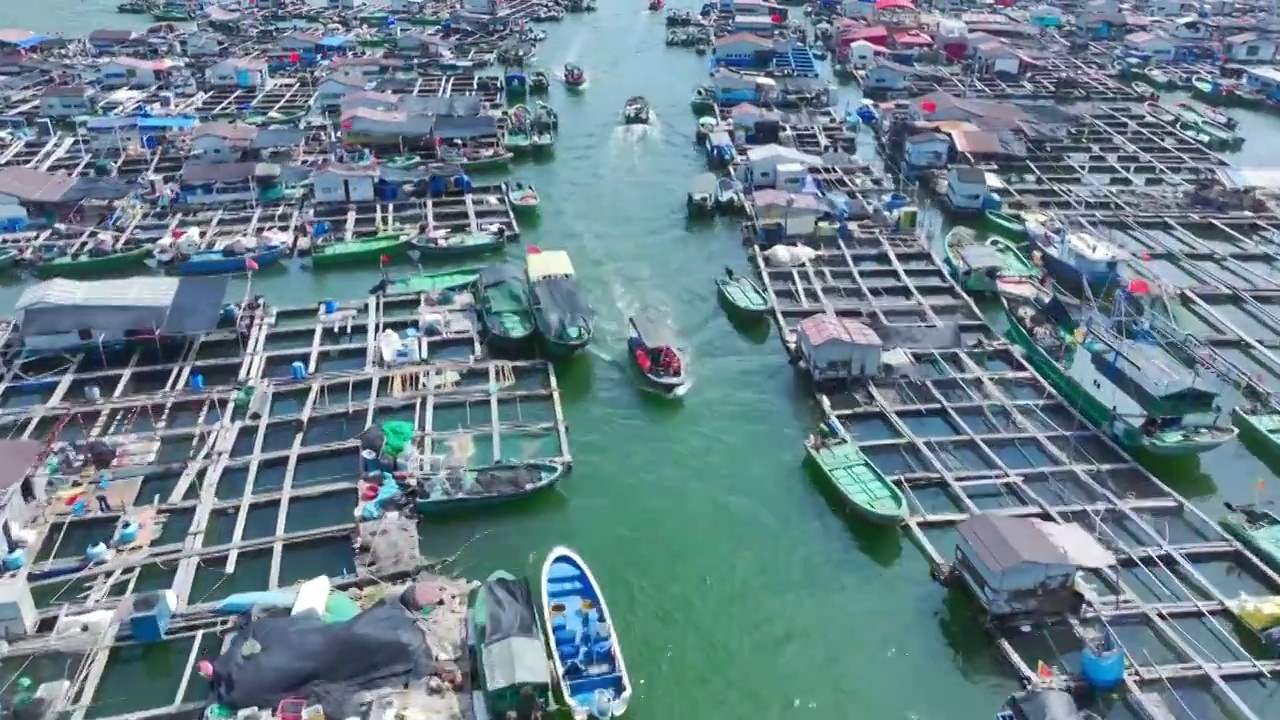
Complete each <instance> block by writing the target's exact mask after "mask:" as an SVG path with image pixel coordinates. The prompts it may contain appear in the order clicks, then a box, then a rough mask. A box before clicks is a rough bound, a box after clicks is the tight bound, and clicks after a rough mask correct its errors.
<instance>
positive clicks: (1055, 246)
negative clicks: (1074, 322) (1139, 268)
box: [1027, 219, 1124, 295]
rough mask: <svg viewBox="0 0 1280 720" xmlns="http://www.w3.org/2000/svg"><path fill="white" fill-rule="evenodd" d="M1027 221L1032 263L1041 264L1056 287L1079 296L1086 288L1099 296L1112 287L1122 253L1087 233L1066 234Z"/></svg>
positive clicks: (1119, 268) (1118, 269)
mask: <svg viewBox="0 0 1280 720" xmlns="http://www.w3.org/2000/svg"><path fill="white" fill-rule="evenodd" d="M1049 223H1050V224H1042V223H1041V222H1038V221H1036V220H1033V219H1028V220H1027V237H1028V238H1029V239H1030V240H1031V243H1032V245H1033V246H1034V247H1035V248H1036V249H1035V250H1033V251H1032V253H1031V261H1032V262H1033V263H1036V264H1042V265H1043V266H1044V268H1045V269H1046V270H1048V271H1049V274H1050V275H1051V276H1053V279H1054V280H1056V281H1057V282H1058V284H1059V285H1061V286H1062V287H1064V288H1065V289H1067V291H1069V292H1071V293H1072V294H1076V295H1079V294H1081V293H1082V292H1083V288H1084V286H1085V285H1088V286H1089V287H1090V288H1091V289H1093V290H1095V291H1096V292H1097V293H1098V294H1101V293H1103V292H1105V291H1106V289H1107V288H1109V287H1111V286H1113V285H1114V284H1115V283H1116V282H1117V281H1118V280H1119V278H1120V273H1121V271H1122V270H1123V269H1124V261H1123V259H1122V257H1121V251H1120V249H1119V248H1117V247H1116V246H1115V245H1112V244H1111V243H1109V242H1106V241H1103V240H1099V239H1098V238H1096V237H1094V236H1093V235H1091V234H1089V233H1086V232H1066V230H1065V229H1063V228H1061V227H1055V226H1054V224H1053V222H1052V221H1051V220H1050V221H1049Z"/></svg>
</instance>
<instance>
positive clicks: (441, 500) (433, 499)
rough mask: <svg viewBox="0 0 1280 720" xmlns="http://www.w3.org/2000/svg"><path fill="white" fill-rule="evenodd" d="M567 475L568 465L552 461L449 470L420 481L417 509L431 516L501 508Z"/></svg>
mask: <svg viewBox="0 0 1280 720" xmlns="http://www.w3.org/2000/svg"><path fill="white" fill-rule="evenodd" d="M564 474H565V466H564V465H563V464H562V463H559V462H555V461H551V460H545V461H540V462H532V461H531V462H514V463H498V464H496V465H485V466H483V467H475V468H465V469H462V468H459V469H455V470H447V471H444V472H440V473H435V474H433V475H432V476H430V477H428V478H423V479H422V480H421V481H420V484H421V487H422V490H421V492H422V494H421V495H420V496H419V497H418V500H417V502H416V503H415V506H416V507H417V509H418V512H419V513H421V514H423V515H430V514H438V513H444V512H451V511H460V510H474V509H476V508H481V507H488V506H490V505H498V504H501V503H505V502H511V501H513V500H517V499H519V498H523V497H528V496H529V495H533V494H536V493H539V492H542V491H543V490H549V489H551V488H552V487H554V486H555V484H556V483H558V482H560V479H561V478H562V477H564Z"/></svg>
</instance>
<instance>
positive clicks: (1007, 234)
mask: <svg viewBox="0 0 1280 720" xmlns="http://www.w3.org/2000/svg"><path fill="white" fill-rule="evenodd" d="M983 219H984V220H985V221H986V226H987V228H988V229H989V230H991V232H993V233H995V234H997V235H999V236H1000V237H1004V238H1008V239H1010V240H1014V241H1016V242H1023V241H1025V240H1026V239H1027V222H1026V220H1024V219H1023V217H1022V216H1021V215H1015V214H1013V213H1006V212H1000V211H999V210H988V211H986V212H985V213H984V214H983Z"/></svg>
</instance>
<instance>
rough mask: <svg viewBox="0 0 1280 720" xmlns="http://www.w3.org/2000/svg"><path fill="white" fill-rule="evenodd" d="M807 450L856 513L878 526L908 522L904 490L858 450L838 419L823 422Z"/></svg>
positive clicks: (815, 463)
mask: <svg viewBox="0 0 1280 720" xmlns="http://www.w3.org/2000/svg"><path fill="white" fill-rule="evenodd" d="M805 453H806V458H807V459H808V460H809V462H811V463H813V465H814V466H815V467H816V468H817V469H818V471H819V472H820V473H821V474H822V477H823V479H824V480H826V482H827V483H828V484H829V485H830V486H831V487H832V488H834V489H835V490H836V492H838V493H840V495H841V497H843V499H844V501H845V504H846V505H847V506H848V507H849V509H850V510H851V511H853V513H854V514H855V515H857V516H858V517H861V518H862V519H864V520H867V521H869V522H873V523H875V524H877V525H901V524H902V523H904V522H906V520H907V499H906V497H905V496H904V495H903V494H902V491H901V490H899V489H898V486H896V485H894V484H893V482H892V481H890V480H889V478H887V477H885V476H884V473H882V472H880V469H879V468H877V467H876V466H875V464H874V463H872V462H871V461H870V460H869V459H868V458H867V456H866V455H864V454H863V453H862V450H860V449H858V444H857V443H856V442H854V441H853V439H852V438H850V437H849V436H848V435H847V434H846V433H845V432H844V430H843V429H841V428H839V424H838V423H837V422H836V421H835V420H828V421H827V422H825V423H823V425H822V426H821V427H820V428H819V430H818V432H815V433H813V434H812V435H810V436H809V438H808V440H806V441H805Z"/></svg>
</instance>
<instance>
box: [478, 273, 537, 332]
mask: <svg viewBox="0 0 1280 720" xmlns="http://www.w3.org/2000/svg"><path fill="white" fill-rule="evenodd" d="M476 306H477V309H478V314H479V317H480V324H481V326H482V327H483V328H484V332H485V341H486V342H487V343H488V344H489V345H490V346H491V347H494V348H497V349H502V350H508V351H515V350H523V349H525V348H527V347H529V346H530V345H531V344H532V342H533V338H534V334H535V333H536V332H537V325H536V324H535V323H534V321H533V311H532V310H530V309H529V286H528V284H527V283H526V282H525V277H524V269H523V268H521V267H520V266H518V265H516V264H514V263H502V264H500V265H494V266H492V267H487V268H485V269H484V270H483V271H481V273H480V277H479V278H478V279H477V281H476Z"/></svg>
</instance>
